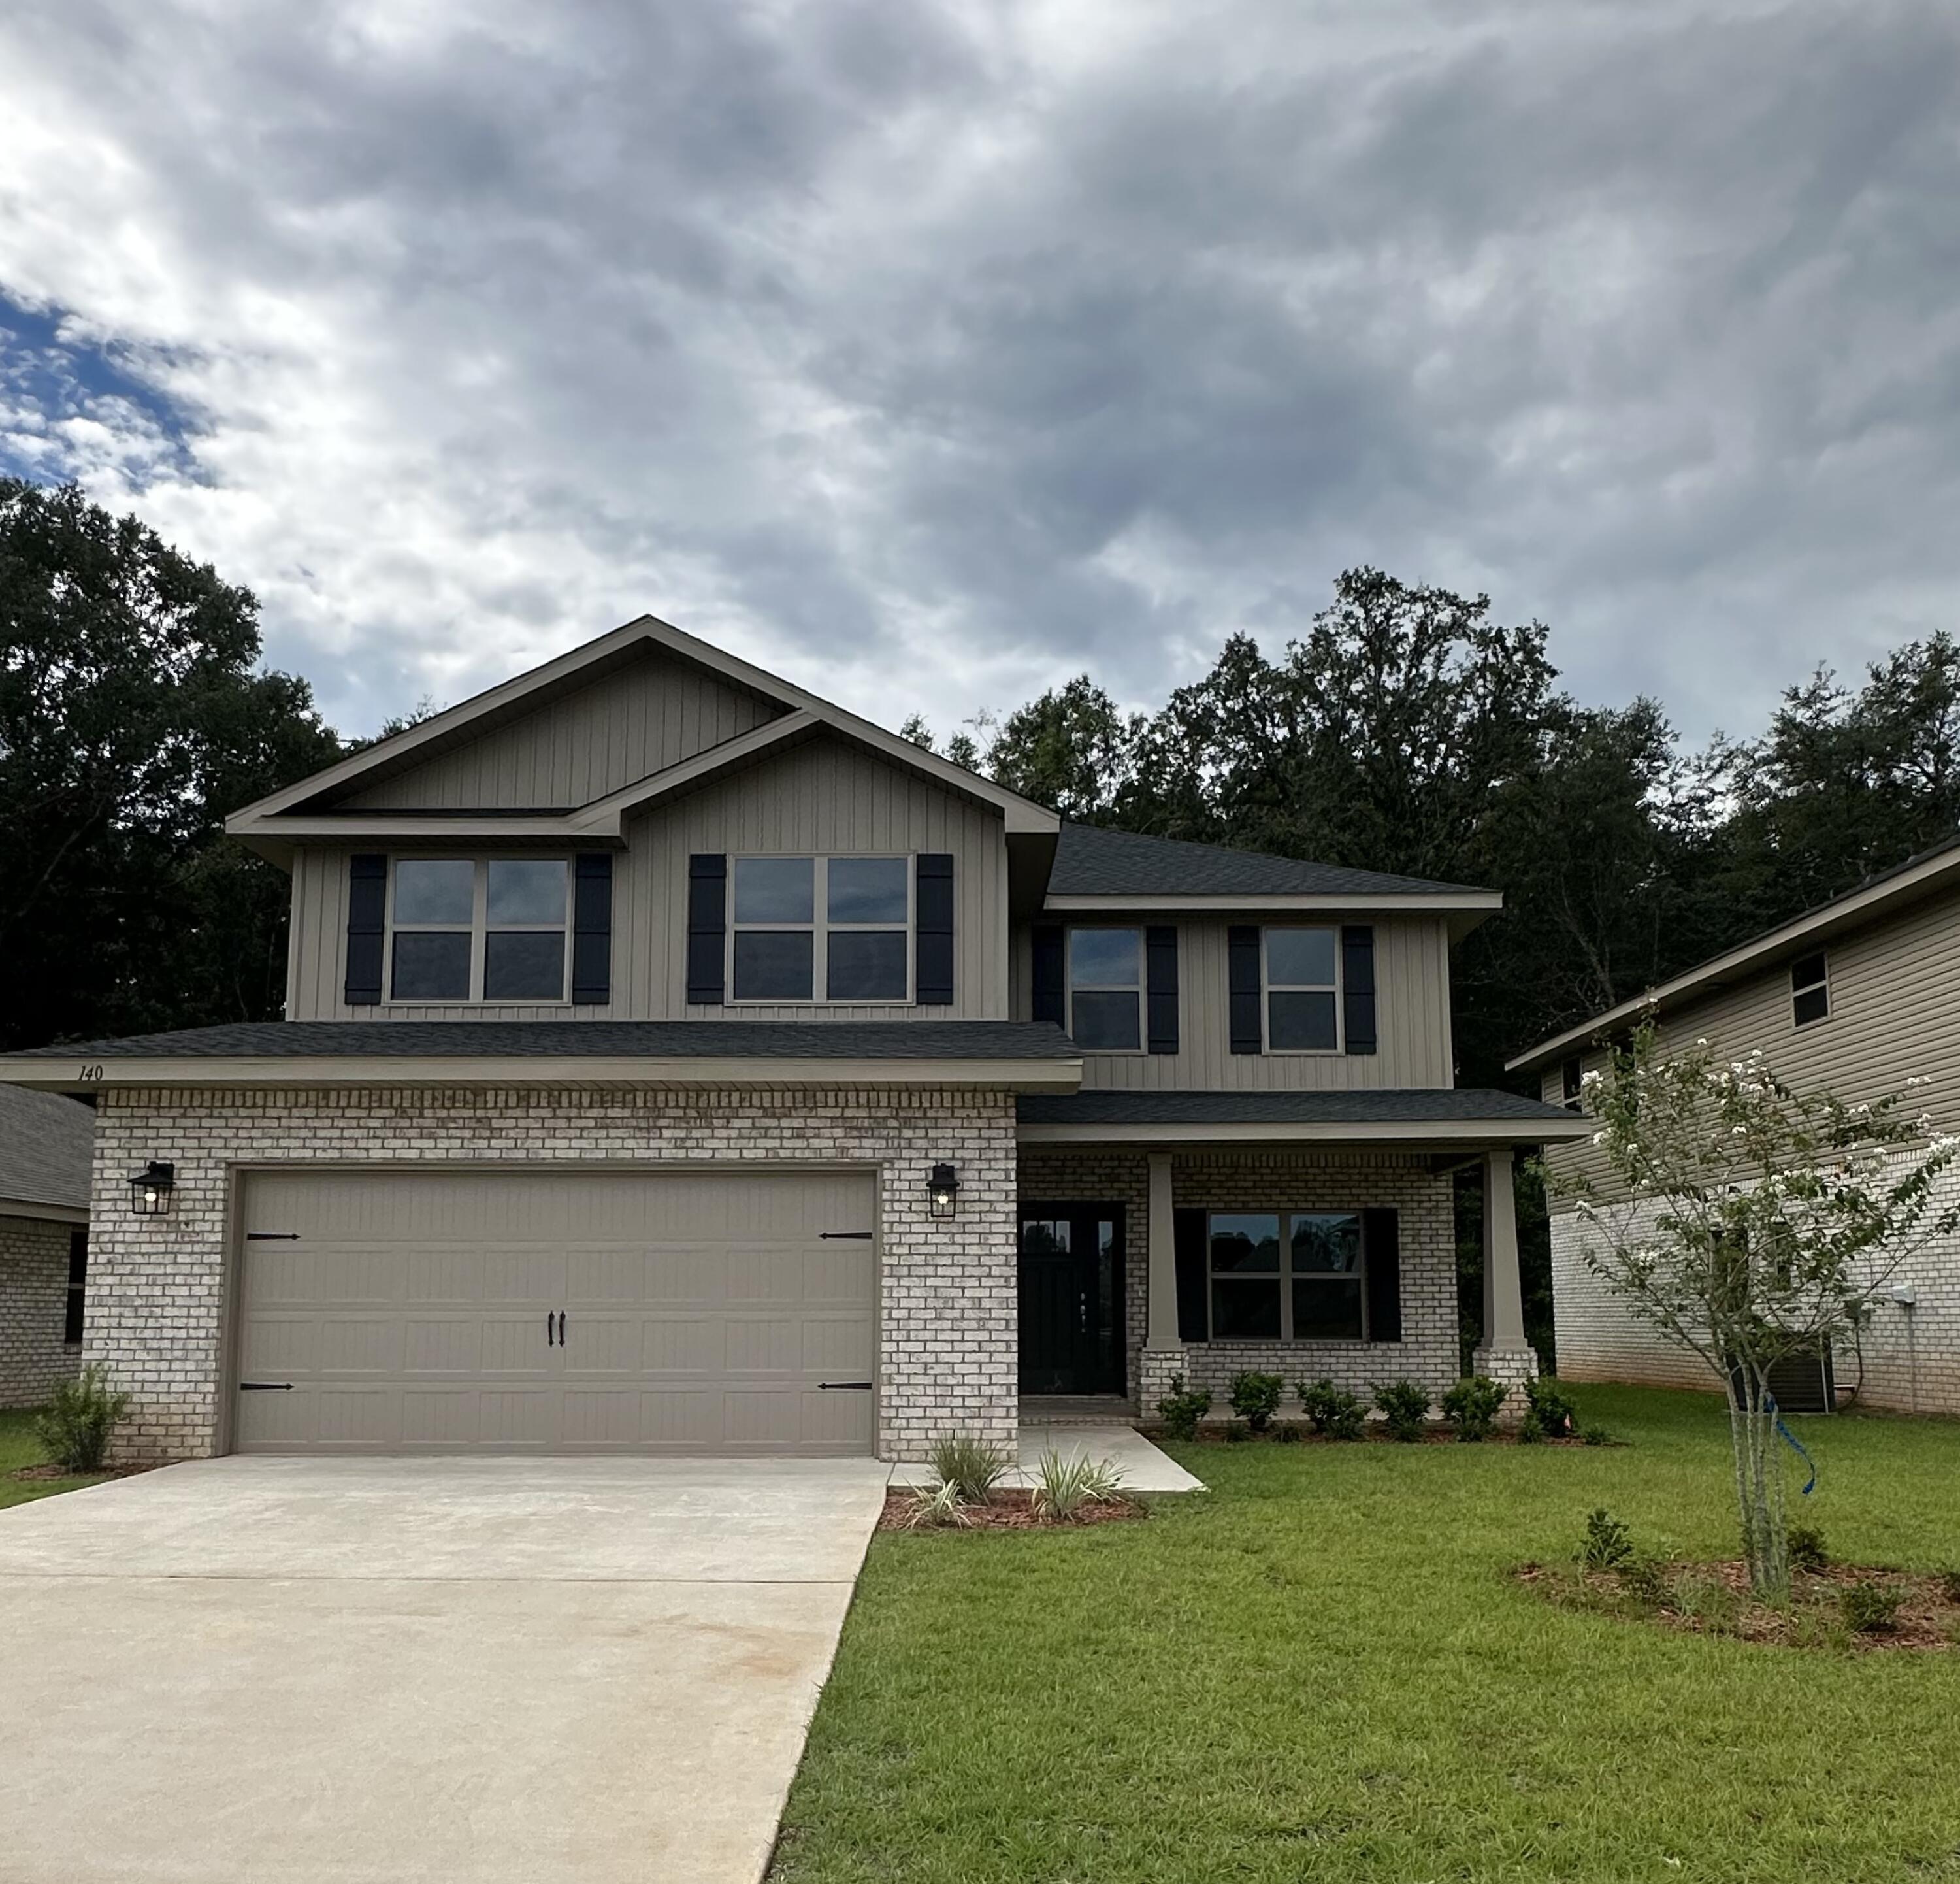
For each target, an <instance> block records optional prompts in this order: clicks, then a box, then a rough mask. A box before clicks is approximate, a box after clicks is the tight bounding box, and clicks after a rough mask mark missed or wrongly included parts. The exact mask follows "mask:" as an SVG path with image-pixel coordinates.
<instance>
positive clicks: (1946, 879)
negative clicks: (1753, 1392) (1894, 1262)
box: [1510, 837, 1960, 1413]
mask: <svg viewBox="0 0 1960 1884" xmlns="http://www.w3.org/2000/svg"><path fill="white" fill-rule="evenodd" d="M1956 986H1960V837H1955V838H1954V839H1951V840H1949V841H1948V842H1946V843H1943V844H1941V845H1937V846H1936V847H1934V848H1932V849H1930V850H1929V851H1924V852H1923V853H1922V854H1920V855H1919V856H1917V857H1915V858H1911V859H1909V860H1908V861H1907V862H1905V863H1904V864H1901V865H1899V866H1898V868H1897V869H1895V870H1888V871H1886V872H1885V873H1884V874H1882V875H1880V876H1877V877H1873V878H1871V879H1869V880H1867V881H1866V882H1865V883H1861V884H1860V885H1859V886H1858V887H1857V889H1853V890H1850V891H1847V893H1845V894H1844V895H1843V896H1838V897H1834V898H1833V899H1831V901H1829V902H1825V903H1822V904H1820V905H1818V907H1816V908H1815V909H1812V910H1810V911H1809V912H1806V914H1804V915H1800V916H1798V917H1796V918H1794V919H1793V920H1792V921H1788V922H1784V923H1780V924H1777V926H1776V927H1775V928H1772V929H1770V930H1768V931H1765V932H1764V934H1761V935H1759V936H1757V937H1755V938H1753V939H1752V940H1749V941H1748V942H1745V943H1742V944H1740V945H1739V947H1735V948H1733V949H1729V950H1726V952H1725V953H1722V954H1720V955H1718V956H1714V957H1713V958H1712V959H1711V960H1708V961H1706V962H1704V963H1701V964H1700V965H1699V966H1697V967H1694V968H1691V969H1688V971H1687V972H1685V974H1682V975H1676V976H1675V977H1674V979H1672V981H1669V982H1665V983H1663V985H1661V986H1659V987H1658V988H1654V989H1653V990H1651V991H1650V992H1649V993H1647V994H1646V995H1641V996H1640V998H1638V999H1637V1000H1633V1001H1622V1002H1621V1004H1619V1005H1618V1007H1612V1008H1609V1009H1608V1010H1605V1012H1604V1013H1602V1014H1595V1015H1593V1017H1591V1018H1590V1019H1589V1020H1585V1021H1583V1022H1582V1023H1580V1025H1578V1026H1575V1027H1570V1028H1568V1029H1567V1030H1565V1032H1564V1033H1560V1034H1558V1035H1555V1036H1553V1037H1552V1038H1551V1039H1547V1040H1542V1041H1541V1042H1539V1043H1538V1045H1535V1046H1534V1047H1532V1049H1529V1052H1524V1053H1521V1054H1519V1055H1518V1056H1517V1058H1516V1059H1514V1060H1513V1061H1511V1062H1510V1068H1511V1070H1513V1071H1519V1072H1523V1073H1526V1074H1537V1075H1538V1078H1539V1080H1540V1082H1541V1087H1542V1093H1543V1096H1544V1097H1545V1100H1547V1101H1548V1102H1551V1103H1558V1104H1562V1105H1566V1106H1572V1107H1574V1108H1577V1107H1578V1106H1579V1105H1580V1091H1581V1087H1582V1084H1583V1080H1584V1077H1585V1075H1586V1073H1587V1072H1588V1071H1593V1070H1596V1069H1598V1068H1600V1067H1602V1065H1604V1064H1605V1056H1606V1054H1607V1052H1608V1050H1609V1046H1610V1043H1611V1042H1612V1041H1613V1040H1615V1039H1616V1038H1621V1037H1624V1035H1625V1034H1626V1033H1628V1031H1629V1030H1631V1028H1632V1027H1633V1026H1634V1025H1635V1024H1636V1023H1637V1022H1638V1021H1639V1020H1640V1018H1641V1017H1642V1016H1643V1015H1644V1014H1647V1013H1649V1012H1652V1013H1653V1015H1654V1016H1655V1020H1656V1030H1657V1034H1658V1038H1659V1042H1660V1043H1661V1045H1663V1048H1665V1046H1666V1043H1667V1042H1669V1041H1670V1040H1672V1041H1687V1040H1698V1039H1706V1040H1707V1041H1709V1042H1711V1043H1712V1044H1713V1046H1714V1047H1715V1048H1716V1049H1717V1051H1718V1052H1720V1053H1721V1054H1722V1055H1724V1056H1725V1057H1727V1058H1733V1059H1741V1058H1745V1057H1746V1056H1747V1055H1749V1054H1751V1053H1753V1052H1758V1051H1760V1052H1761V1053H1762V1055H1763V1056H1764V1059H1765V1061H1767V1063H1768V1065H1770V1066H1771V1068H1774V1071H1776V1072H1777V1074H1779V1075H1780V1077H1783V1079H1785V1080H1788V1081H1789V1082H1790V1084H1792V1085H1793V1086H1795V1087H1798V1088H1799V1089H1807V1090H1813V1091H1820V1092H1830V1093H1835V1094H1836V1095H1837V1096H1838V1097H1839V1098H1841V1099H1843V1100H1847V1101H1849V1102H1850V1103H1854V1104H1855V1103H1858V1102H1860V1101H1861V1100H1877V1099H1880V1098H1882V1097H1884V1096H1886V1095H1887V1094H1890V1093H1901V1092H1903V1091H1904V1090H1906V1087H1907V1082H1908V1080H1914V1079H1917V1080H1926V1081H1927V1082H1928V1084H1927V1085H1926V1087H1924V1089H1923V1092H1922V1093H1917V1095H1916V1096H1917V1098H1918V1099H1919V1100H1920V1102H1921V1103H1923V1106H1924V1109H1925V1110H1926V1112H1927V1114H1928V1115H1930V1119H1931V1121H1932V1123H1933V1126H1934V1128H1936V1129H1937V1130H1939V1131H1947V1132H1951V1131H1955V1130H1956V1129H1960V1006H1956V1004H1955V998H1954V990H1955V987H1956ZM1546 1162H1547V1164H1548V1168H1549V1170H1550V1173H1551V1176H1552V1179H1553V1180H1554V1189H1556V1186H1557V1184H1558V1181H1559V1180H1560V1179H1564V1180H1565V1181H1567V1182H1570V1181H1571V1180H1572V1179H1573V1178H1574V1177H1575V1176H1577V1175H1578V1174H1580V1173H1584V1174H1586V1176H1587V1177H1588V1178H1589V1179H1590V1180H1591V1181H1592V1182H1594V1183H1596V1184H1599V1185H1601V1186H1602V1190H1605V1191H1606V1194H1607V1195H1610V1194H1611V1193H1610V1191H1609V1190H1606V1187H1605V1184H1604V1180H1605V1167H1604V1163H1603V1160H1602V1159H1601V1158H1600V1157H1599V1154H1597V1153H1596V1152H1594V1151H1593V1150H1591V1148H1590V1147H1589V1146H1587V1145H1586V1144H1585V1143H1584V1142H1583V1141H1566V1142H1564V1143H1563V1144H1549V1143H1548V1147H1547V1151H1546ZM1946 1183H1947V1184H1948V1185H1951V1186H1953V1187H1954V1188H1955V1189H1956V1190H1960V1173H1953V1174H1950V1175H1949V1177H1948V1179H1946ZM1552 1210H1553V1215H1552V1219H1551V1255H1552V1292H1553V1299H1554V1300H1553V1312H1554V1322H1555V1326H1556V1329H1557V1334H1558V1370H1559V1372H1560V1373H1561V1374H1563V1375H1564V1376H1567V1378H1568V1379H1571V1380H1634V1381H1645V1382H1650V1383H1653V1384H1655V1385H1660V1386H1695V1387H1712V1386H1714V1385H1715V1384H1716V1383H1715V1382H1714V1380H1713V1377H1712V1376H1710V1374H1709V1373H1708V1372H1707V1369H1706V1368H1705V1367H1704V1366H1703V1364H1701V1362H1700V1361H1699V1360H1697V1359H1696V1358H1695V1357H1694V1356H1693V1355H1692V1354H1688V1353H1687V1352H1686V1351H1685V1350H1683V1349H1682V1348H1678V1347H1676V1346H1675V1345H1673V1344H1672V1343H1671V1342H1669V1341H1665V1340H1663V1338H1661V1337H1660V1336H1659V1335H1658V1334H1657V1333H1656V1332H1655V1331H1654V1330H1653V1328H1652V1327H1651V1326H1650V1325H1648V1324H1647V1323H1646V1322H1643V1321H1641V1320H1640V1319H1637V1317H1635V1316H1634V1315H1632V1314H1631V1313H1630V1312H1629V1311H1628V1309H1627V1307H1626V1306H1625V1304H1624V1302H1623V1301H1622V1300H1621V1299H1620V1298H1618V1297H1616V1296H1615V1295H1614V1294H1612V1292H1611V1291H1610V1290H1608V1289H1607V1288H1606V1287H1605V1286H1604V1285H1603V1284H1602V1283H1601V1282H1600V1281H1599V1279H1598V1278H1596V1276H1595V1275H1593V1273H1592V1271H1590V1270H1589V1269H1588V1268H1587V1267H1586V1263H1585V1261H1584V1257H1583V1249H1584V1240H1585V1236H1586V1228H1585V1226H1584V1224H1583V1223H1582V1221H1581V1220H1580V1218H1579V1217H1578V1216H1577V1214H1575V1212H1574V1211H1573V1207H1572V1204H1571V1201H1570V1198H1569V1196H1568V1197H1567V1198H1566V1199H1565V1200H1564V1201H1561V1200H1560V1199H1559V1198H1558V1197H1556V1196H1555V1195H1554V1199H1553V1204H1552ZM1831 1362H1832V1367H1831V1371H1832V1373H1833V1375H1834V1380H1835V1384H1836V1386H1837V1388H1838V1390H1839V1391H1840V1392H1844V1391H1846V1390H1847V1389H1855V1390H1856V1391H1857V1393H1858V1395H1859V1397H1860V1399H1861V1400H1862V1401H1863V1402H1865V1403H1866V1404H1868V1405H1873V1406H1879V1407H1888V1408H1897V1409H1898V1410H1900V1411H1912V1412H1928V1413H1930V1412H1943V1413H1960V1239H1955V1238H1945V1239H1939V1240H1935V1241H1933V1243H1930V1244H1929V1245H1928V1246H1926V1247H1925V1248H1924V1249H1920V1250H1917V1251H1915V1252H1913V1253H1912V1254H1911V1255H1910V1256H1909V1257H1908V1259H1906V1260H1905V1262H1904V1264H1903V1265H1902V1266H1901V1268H1900V1269H1899V1271H1898V1274H1897V1275H1895V1278H1893V1280H1892V1284H1891V1285H1890V1286H1889V1287H1888V1289H1887V1290H1886V1291H1885V1294H1884V1295H1883V1296H1882V1298H1881V1300H1879V1302H1878V1303H1877V1304H1876V1306H1875V1308H1874V1310H1873V1313H1872V1316H1871V1317H1870V1319H1869V1321H1868V1322H1866V1325H1864V1326H1863V1327H1861V1328H1860V1329H1857V1331H1856V1332H1855V1333H1854V1334H1853V1337H1852V1338H1850V1340H1849V1341H1847V1343H1846V1344H1845V1345H1844V1347H1843V1348H1841V1349H1840V1350H1839V1351H1838V1352H1837V1353H1835V1354H1834V1355H1833V1356H1832V1357H1831Z"/></svg>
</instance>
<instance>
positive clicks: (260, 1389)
mask: <svg viewBox="0 0 1960 1884" xmlns="http://www.w3.org/2000/svg"><path fill="white" fill-rule="evenodd" d="M292 1390H293V1383H291V1381H290V1380H241V1381H240V1382H239V1383H238V1391H239V1392H240V1393H290V1392H292Z"/></svg>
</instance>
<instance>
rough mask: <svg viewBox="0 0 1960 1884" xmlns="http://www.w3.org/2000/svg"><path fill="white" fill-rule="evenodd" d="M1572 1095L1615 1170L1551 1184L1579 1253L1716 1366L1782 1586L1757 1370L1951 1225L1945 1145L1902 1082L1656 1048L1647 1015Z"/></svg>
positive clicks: (1758, 1547) (1750, 1495) (1771, 1455)
mask: <svg viewBox="0 0 1960 1884" xmlns="http://www.w3.org/2000/svg"><path fill="white" fill-rule="evenodd" d="M1919 1083H1920V1082H1917V1081H1915V1082H1913V1084H1919ZM1585 1100H1586V1107H1587V1109H1588V1110H1589V1111H1590V1112H1592V1113H1593V1115H1594V1117H1595V1118H1596V1119H1598V1121H1599V1131H1598V1133H1597V1135H1596V1136H1595V1138H1594V1139H1593V1144H1594V1145H1595V1146H1596V1147H1597V1149H1598V1150H1599V1152H1600V1153H1601V1154H1602V1155H1603V1156H1604V1158H1605V1163H1606V1166H1607V1168H1608V1170H1609V1171H1610V1173H1612V1179H1613V1180H1614V1181H1613V1182H1612V1185H1611V1186H1610V1187H1607V1186H1604V1185H1600V1184H1598V1183H1596V1182H1593V1181H1592V1180H1590V1179H1586V1178H1583V1177H1582V1178H1580V1179H1576V1180H1573V1181H1571V1182H1567V1183H1565V1184H1564V1185H1560V1186H1559V1188H1560V1189H1562V1190H1563V1191H1564V1193H1565V1194H1566V1195H1570V1196H1573V1197H1575V1198H1577V1208H1578V1211H1579V1213H1580V1217H1581V1218H1582V1219H1583V1221H1584V1222H1585V1223H1586V1224H1587V1225H1588V1226H1589V1228H1590V1230H1591V1232H1592V1233H1591V1234H1590V1235H1589V1236H1587V1237H1586V1241H1585V1246H1584V1251H1583V1253H1584V1259H1585V1262H1586V1265H1587V1267H1588V1268H1589V1269H1591V1270H1592V1271H1593V1273H1594V1274H1595V1275H1597V1276H1598V1277H1599V1278H1600V1280H1601V1281H1602V1282H1604V1283H1605V1284H1606V1285H1607V1286H1608V1287H1609V1288H1611V1289H1612V1290H1614V1291H1615V1293H1616V1294H1618V1295H1620V1296H1621V1297H1624V1299H1625V1300H1626V1301H1627V1302H1628V1304H1629V1305H1630V1306H1631V1308H1632V1310H1634V1313H1637V1314H1638V1315H1639V1316H1641V1317H1642V1318H1643V1319H1645V1320H1647V1321H1649V1322H1652V1323H1653V1325H1654V1326H1655V1327H1656V1328H1657V1329H1659V1330H1660V1332H1662V1333H1663V1335H1666V1337H1667V1338H1669V1340H1670V1341H1675V1342H1676V1343H1678V1345H1681V1346H1682V1347H1683V1348H1688V1350H1690V1351H1691V1352H1692V1353H1694V1354H1698V1355H1699V1356H1700V1357H1701V1360H1703V1361H1704V1362H1705V1363H1706V1364H1707V1366H1708V1367H1709V1368H1710V1370H1711V1371H1713V1373H1714V1374H1715V1376H1716V1377H1717V1379H1718V1380H1720V1381H1721V1383H1722V1385H1723V1389H1724V1391H1725V1392H1726V1393H1727V1395H1728V1398H1729V1435H1730V1438H1731V1440H1732V1441H1733V1449H1734V1453H1735V1469H1736V1502H1737V1504H1738V1507H1739V1511H1740V1515H1741V1519H1742V1547H1743V1551H1744V1553H1745V1555H1746V1556H1747V1558H1748V1566H1749V1580H1750V1583H1751V1584H1752V1586H1753V1587H1754V1588H1755V1590H1756V1591H1757V1592H1758V1593H1760V1594H1761V1595H1764V1596H1769V1597H1771V1598H1774V1599H1781V1598H1782V1597H1783V1596H1786V1595H1787V1593H1788V1591H1789V1588H1790V1548H1789V1543H1788V1539H1787V1533H1786V1529H1785V1518H1784V1507H1783V1473H1782V1470H1781V1467H1780V1462H1779V1460H1778V1459H1777V1454H1776V1446H1777V1435H1776V1418H1777V1416H1776V1410H1775V1402H1774V1399H1773V1398H1772V1396H1771V1392H1770V1387H1769V1375H1770V1370H1771V1368H1773V1367H1775V1366H1776V1365H1777V1363H1778V1362H1779V1361H1780V1360H1784V1359H1786V1358H1787V1357H1789V1356H1790V1355H1792V1354H1799V1353H1815V1351H1817V1350H1818V1348H1819V1347H1820V1346H1821V1345H1822V1344H1823V1343H1825V1342H1827V1341H1834V1340H1835V1339H1837V1338H1839V1337H1840V1336H1841V1335H1845V1334H1846V1333H1847V1332H1849V1331H1850V1329H1851V1328H1852V1327H1853V1325H1856V1324H1857V1322H1859V1321H1860V1320H1861V1319H1863V1317H1864V1316H1865V1315H1866V1313H1867V1312H1868V1310H1869V1306H1870V1304H1871V1303H1872V1302H1873V1300H1874V1299H1875V1298H1876V1297H1878V1296H1879V1294H1881V1293H1882V1291H1883V1290H1885V1287H1886V1286H1887V1285H1888V1283H1889V1281H1891V1279H1892V1278H1893V1277H1894V1276H1895V1275H1897V1273H1898V1270H1899V1268H1900V1265H1901V1264H1903V1263H1904V1262H1906V1261H1908V1259H1910V1257H1911V1255H1912V1254H1913V1253H1914V1252H1915V1251H1916V1250H1917V1249H1919V1248H1920V1247H1921V1246H1923V1244H1924V1243H1926V1242H1927V1240H1929V1239H1930V1238H1931V1237H1933V1236H1939V1235H1945V1234H1946V1233H1949V1232H1951V1231H1952V1229H1953V1227H1954V1226H1955V1221H1956V1220H1960V1210H1955V1209H1953V1208H1938V1207H1936V1200H1935V1198H1934V1195H1933V1192H1934V1180H1935V1179H1936V1178H1938V1177H1939V1175H1940V1173H1942V1172H1943V1171H1944V1170H1946V1167H1947V1166H1949V1164H1951V1163H1952V1161H1953V1159H1954V1157H1955V1153H1956V1150H1960V1143H1956V1141H1955V1140H1953V1139H1952V1138H1945V1137H1942V1136H1939V1135H1936V1133H1935V1132H1934V1131H1933V1128H1932V1123H1931V1121H1930V1119H1927V1117H1925V1116H1924V1115H1923V1114H1917V1113H1915V1112H1911V1111H1909V1110H1908V1105H1907V1102H1906V1098H1905V1096H1904V1095H1903V1094H1894V1095H1892V1096H1890V1097H1888V1098H1885V1099H1882V1100H1875V1101H1872V1102H1869V1103H1863V1104H1858V1105H1847V1104H1846V1103H1844V1101H1842V1100H1838V1099H1836V1098H1834V1097H1833V1096H1831V1095H1830V1094H1829V1093H1804V1092H1800V1091H1799V1090H1796V1088H1795V1087H1792V1086H1790V1084H1787V1082H1785V1081H1784V1080H1781V1079H1779V1078H1778V1077H1777V1075H1776V1074H1774V1072H1773V1071H1771V1069H1770V1068H1769V1067H1768V1065H1766V1064H1765V1063H1764V1059H1763V1057H1762V1055H1761V1054H1760V1053H1758V1054H1752V1055H1750V1056H1749V1058H1747V1059H1744V1060H1725V1059H1723V1058H1720V1056H1718V1055H1717V1054H1716V1053H1715V1052H1714V1051H1713V1049H1712V1048H1711V1047H1710V1045H1709V1044H1708V1042H1707V1041H1705V1040H1698V1041H1696V1042H1694V1045H1692V1046H1689V1047H1685V1048H1678V1049H1672V1050H1670V1051H1666V1052H1663V1050H1662V1049H1661V1048H1660V1047H1659V1044H1658V1042H1657V1041H1656V1036H1655V1032H1654V1028H1653V1023H1652V1020H1647V1021H1646V1022H1644V1023H1643V1024H1642V1025H1641V1026H1640V1028H1639V1029H1638V1030H1637V1032H1636V1033H1634V1036H1633V1038H1632V1039H1631V1042H1629V1043H1628V1045H1626V1046H1625V1047H1624V1049H1620V1050H1618V1051H1616V1052H1614V1053H1613V1054H1612V1055H1610V1056H1609V1059H1608V1068H1607V1070H1606V1071H1605V1073H1603V1074H1600V1073H1593V1074H1588V1075H1587V1076H1586V1084H1585ZM1609 1188H1610V1195H1608V1189H1609Z"/></svg>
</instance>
